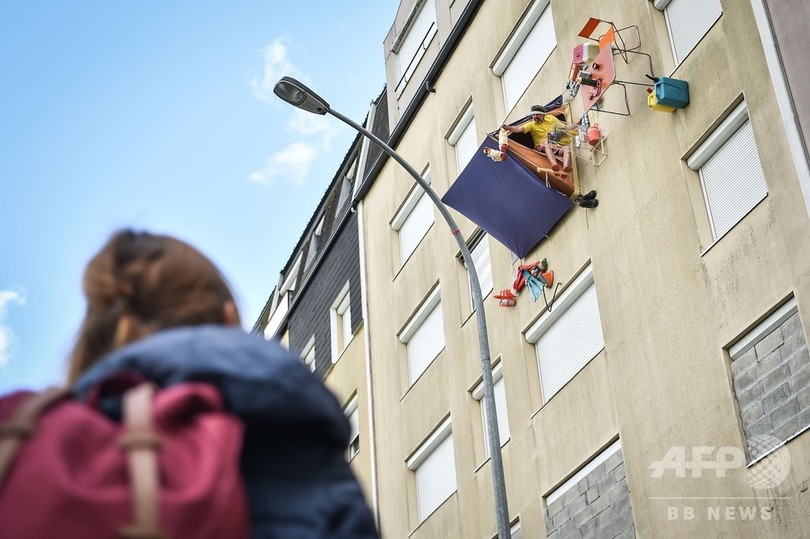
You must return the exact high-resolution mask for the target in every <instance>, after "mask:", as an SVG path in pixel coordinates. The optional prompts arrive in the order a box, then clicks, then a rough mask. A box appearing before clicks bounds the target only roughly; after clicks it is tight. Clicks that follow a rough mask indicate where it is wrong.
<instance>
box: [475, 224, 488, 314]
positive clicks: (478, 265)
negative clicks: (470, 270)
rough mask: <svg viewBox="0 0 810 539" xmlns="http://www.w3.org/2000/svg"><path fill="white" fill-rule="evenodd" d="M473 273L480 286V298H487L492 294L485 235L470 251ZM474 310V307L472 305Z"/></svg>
mask: <svg viewBox="0 0 810 539" xmlns="http://www.w3.org/2000/svg"><path fill="white" fill-rule="evenodd" d="M470 254H471V255H472V259H473V265H474V266H475V272H476V273H477V274H478V284H479V285H481V296H482V297H483V298H485V297H487V294H489V293H490V292H492V265H491V264H490V261H489V241H487V235H486V234H482V235H481V237H480V238H479V239H478V241H477V242H476V243H475V245H474V246H473V247H472V249H470ZM470 302H471V304H472V291H470ZM472 308H473V309H475V305H472Z"/></svg>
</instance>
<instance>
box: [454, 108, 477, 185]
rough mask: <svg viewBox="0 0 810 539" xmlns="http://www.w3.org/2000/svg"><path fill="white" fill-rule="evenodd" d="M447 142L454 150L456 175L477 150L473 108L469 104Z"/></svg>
mask: <svg viewBox="0 0 810 539" xmlns="http://www.w3.org/2000/svg"><path fill="white" fill-rule="evenodd" d="M447 141H448V142H449V143H450V144H452V145H453V146H455V148H456V164H457V165H458V173H459V174H461V171H462V170H464V167H466V166H467V163H469V162H470V159H472V157H473V155H475V152H476V150H478V137H477V136H476V134H475V117H474V115H473V106H472V104H470V105H469V106H468V107H467V108H466V109H465V110H464V112H463V113H462V114H461V116H460V117H459V120H458V122H457V123H456V127H455V128H453V131H452V132H451V133H450V136H448V137H447Z"/></svg>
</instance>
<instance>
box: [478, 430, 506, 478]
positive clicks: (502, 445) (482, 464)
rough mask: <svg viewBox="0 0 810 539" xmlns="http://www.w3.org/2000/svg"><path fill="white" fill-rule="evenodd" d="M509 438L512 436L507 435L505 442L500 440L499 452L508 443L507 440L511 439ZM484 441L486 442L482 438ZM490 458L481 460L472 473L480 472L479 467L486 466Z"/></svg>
mask: <svg viewBox="0 0 810 539" xmlns="http://www.w3.org/2000/svg"><path fill="white" fill-rule="evenodd" d="M511 439H512V436H509V438H507V439H506V441H505V442H501V452H503V448H504V447H506V444H508V443H509V440H511ZM484 443H486V440H484ZM491 460H492V457H487V458H486V459H485V460H484V462H482V463H481V464H479V465H478V466H477V467H476V468H475V470H473V473H474V474H475V473H478V472H480V471H481V469H482V468H483V467H484V466H486V465H487V464H488V463H489V461H491Z"/></svg>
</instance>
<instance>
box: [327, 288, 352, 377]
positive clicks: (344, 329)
mask: <svg viewBox="0 0 810 539" xmlns="http://www.w3.org/2000/svg"><path fill="white" fill-rule="evenodd" d="M329 321H330V326H331V330H332V363H334V362H335V361H337V360H338V358H339V357H340V354H342V353H343V351H344V350H345V349H346V347H347V346H349V343H350V342H351V340H352V309H351V301H350V297H349V283H346V286H344V287H343V290H341V292H340V294H338V297H337V300H335V303H334V304H333V305H332V308H331V309H330V310H329Z"/></svg>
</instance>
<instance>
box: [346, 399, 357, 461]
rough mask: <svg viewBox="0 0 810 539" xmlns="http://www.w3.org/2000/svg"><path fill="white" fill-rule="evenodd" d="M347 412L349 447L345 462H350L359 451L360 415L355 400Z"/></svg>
mask: <svg viewBox="0 0 810 539" xmlns="http://www.w3.org/2000/svg"><path fill="white" fill-rule="evenodd" d="M350 409H351V411H350V412H349V416H348V419H349V428H350V434H349V447H348V449H347V451H346V457H347V458H346V460H352V459H353V458H354V456H355V455H357V452H358V451H359V450H360V414H359V413H358V411H357V398H356V397H355V400H354V401H353V402H352V404H351V405H350Z"/></svg>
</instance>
